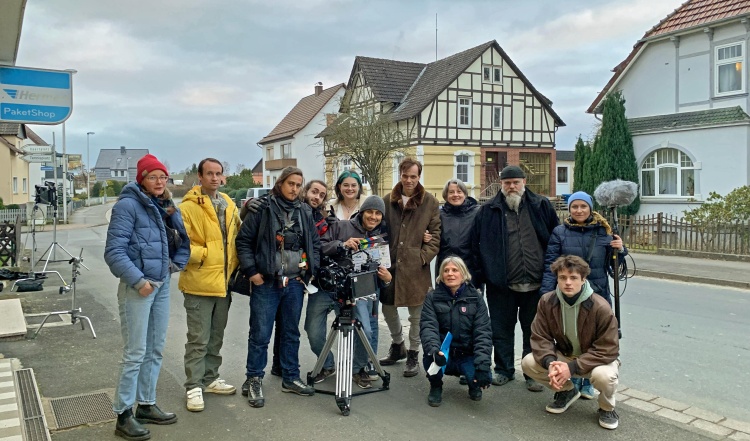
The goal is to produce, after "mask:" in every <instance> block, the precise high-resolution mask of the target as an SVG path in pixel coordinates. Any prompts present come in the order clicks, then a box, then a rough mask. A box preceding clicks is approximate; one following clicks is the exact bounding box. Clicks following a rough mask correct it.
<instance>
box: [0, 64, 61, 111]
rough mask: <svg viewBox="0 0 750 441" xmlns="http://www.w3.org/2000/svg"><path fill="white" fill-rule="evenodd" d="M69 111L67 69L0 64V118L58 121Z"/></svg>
mask: <svg viewBox="0 0 750 441" xmlns="http://www.w3.org/2000/svg"><path fill="white" fill-rule="evenodd" d="M72 111H73V84H72V72H71V71H64V70H47V69H32V68H27V67H0V122H17V123H25V124H60V123H62V122H64V121H65V120H66V119H68V117H69V116H70V114H71V112H72Z"/></svg>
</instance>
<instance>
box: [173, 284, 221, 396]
mask: <svg viewBox="0 0 750 441" xmlns="http://www.w3.org/2000/svg"><path fill="white" fill-rule="evenodd" d="M183 295H184V297H185V300H184V305H185V312H186V313H187V343H185V377H186V380H185V389H186V390H190V389H194V388H196V387H200V388H201V389H205V387H206V386H208V385H209V384H211V383H212V382H213V381H214V380H216V379H217V378H219V366H221V354H220V353H219V352H220V351H221V346H222V345H223V344H224V328H226V326H227V318H228V317H229V306H230V305H231V304H232V297H231V296H232V295H231V293H227V296H226V297H206V296H196V295H193V294H188V293H183Z"/></svg>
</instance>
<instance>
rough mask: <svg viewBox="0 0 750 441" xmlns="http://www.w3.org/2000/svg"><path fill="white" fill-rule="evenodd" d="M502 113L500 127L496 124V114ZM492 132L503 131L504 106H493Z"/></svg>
mask: <svg viewBox="0 0 750 441" xmlns="http://www.w3.org/2000/svg"><path fill="white" fill-rule="evenodd" d="M498 111H500V125H497V124H496V122H497V121H496V120H495V113H496V112H498ZM492 130H503V106H492Z"/></svg>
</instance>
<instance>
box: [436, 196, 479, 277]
mask: <svg viewBox="0 0 750 441" xmlns="http://www.w3.org/2000/svg"><path fill="white" fill-rule="evenodd" d="M478 212H479V204H477V200H476V199H474V198H472V197H467V198H466V200H465V201H464V203H463V204H461V205H459V206H458V207H456V206H454V205H451V204H449V203H447V202H446V203H445V205H443V206H442V207H440V225H441V228H442V232H441V233H440V251H438V255H437V260H436V261H435V273H437V270H438V268H440V264H441V263H442V262H443V259H445V258H446V257H448V256H458V257H460V258H461V259H463V260H464V262H466V263H467V264H468V262H469V256H471V225H472V224H473V223H474V216H476V215H477V213H478ZM472 276H473V275H472Z"/></svg>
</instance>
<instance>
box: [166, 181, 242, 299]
mask: <svg viewBox="0 0 750 441" xmlns="http://www.w3.org/2000/svg"><path fill="white" fill-rule="evenodd" d="M219 195H220V196H221V197H223V198H224V199H225V200H226V201H227V210H226V223H227V225H226V230H227V249H226V261H225V260H224V256H225V253H224V241H223V237H222V235H221V228H220V227H219V218H218V216H217V215H216V209H214V206H213V204H212V203H211V198H210V197H209V196H206V195H204V194H202V193H201V187H200V186H199V185H197V186H195V187H193V188H192V189H190V191H188V193H187V194H186V195H185V197H184V198H183V199H182V203H181V204H180V211H181V212H182V219H183V220H184V221H185V229H186V230H187V234H188V237H190V259H189V260H188V263H187V265H186V266H185V270H184V271H183V272H181V273H180V282H179V285H178V286H179V288H180V291H182V292H186V293H189V294H194V295H199V296H210V297H225V296H226V295H227V285H228V280H229V276H230V275H231V274H232V272H233V271H234V269H235V268H237V265H238V263H239V261H238V260H237V250H236V248H235V246H234V241H235V238H236V237H237V232H238V231H239V228H240V224H241V222H240V215H239V210H238V209H237V206H236V205H235V204H234V202H233V201H232V200H231V199H230V198H229V196H227V195H226V194H224V193H221V192H219Z"/></svg>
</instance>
